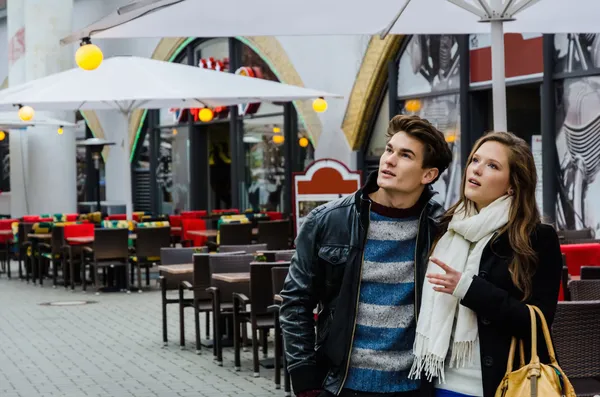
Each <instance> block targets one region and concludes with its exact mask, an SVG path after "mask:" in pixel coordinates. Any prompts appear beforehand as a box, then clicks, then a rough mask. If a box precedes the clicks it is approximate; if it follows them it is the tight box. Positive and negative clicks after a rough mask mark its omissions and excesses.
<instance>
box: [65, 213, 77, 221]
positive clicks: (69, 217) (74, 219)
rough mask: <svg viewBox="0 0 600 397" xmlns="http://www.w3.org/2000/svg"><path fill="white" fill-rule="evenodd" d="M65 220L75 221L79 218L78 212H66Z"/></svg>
mask: <svg viewBox="0 0 600 397" xmlns="http://www.w3.org/2000/svg"><path fill="white" fill-rule="evenodd" d="M66 217H67V222H75V221H77V219H78V218H79V214H66Z"/></svg>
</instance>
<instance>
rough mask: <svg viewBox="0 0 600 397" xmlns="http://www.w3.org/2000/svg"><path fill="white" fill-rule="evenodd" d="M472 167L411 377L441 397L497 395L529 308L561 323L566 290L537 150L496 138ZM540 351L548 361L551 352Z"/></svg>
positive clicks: (437, 269)
mask: <svg viewBox="0 0 600 397" xmlns="http://www.w3.org/2000/svg"><path fill="white" fill-rule="evenodd" d="M467 164H468V166H467V169H466V171H465V174H464V175H463V180H462V185H461V190H462V192H461V198H460V200H459V202H458V203H457V204H456V205H455V206H454V207H452V208H450V209H449V210H448V211H447V213H446V214H445V215H444V217H443V218H442V220H441V225H442V229H441V230H442V232H443V235H441V236H440V237H439V238H438V240H437V242H436V244H435V246H434V249H433V253H432V256H431V261H430V262H429V265H428V271H427V273H428V274H427V279H426V280H425V283H424V284H425V285H424V287H423V298H422V299H423V300H422V305H421V310H420V313H419V317H418V321H417V335H416V339H415V344H414V354H415V362H414V365H413V367H412V370H411V374H410V376H411V377H414V378H420V377H421V376H423V377H426V378H427V379H428V380H430V381H433V384H434V386H435V393H434V395H435V396H436V397H466V396H469V397H470V396H475V397H493V396H494V394H495V392H496V389H497V388H498V386H499V384H500V382H501V380H502V378H503V376H504V374H505V372H506V364H507V360H508V351H509V347H510V342H511V338H512V337H513V336H517V337H519V338H523V339H524V340H525V341H526V344H527V341H528V339H530V332H531V331H530V317H529V311H528V309H527V306H526V304H531V305H535V306H538V307H539V308H540V309H541V310H542V312H543V313H544V315H545V317H546V319H547V320H548V323H549V324H551V323H552V320H553V317H554V312H555V310H556V304H557V300H558V290H559V286H560V273H561V269H562V256H561V253H560V246H559V243H558V236H557V235H556V232H555V231H554V229H553V228H552V227H551V226H548V225H543V224H541V222H540V215H539V211H538V209H537V206H536V201H535V188H536V183H537V176H536V172H535V164H534V161H533V156H532V154H531V151H530V149H529V146H528V145H527V143H526V142H525V141H524V140H523V139H521V138H518V137H516V136H515V135H513V134H511V133H506V132H492V133H489V134H487V135H485V136H484V137H482V138H481V139H479V140H478V141H477V142H476V143H475V146H474V147H473V150H472V152H471V154H470V155H469V159H468V162H467ZM538 340H541V341H543V338H538ZM538 343H539V342H538ZM526 351H529V350H526ZM539 353H540V357H541V359H542V360H544V359H547V357H544V354H545V353H546V351H545V346H540V349H539ZM527 360H529V358H527Z"/></svg>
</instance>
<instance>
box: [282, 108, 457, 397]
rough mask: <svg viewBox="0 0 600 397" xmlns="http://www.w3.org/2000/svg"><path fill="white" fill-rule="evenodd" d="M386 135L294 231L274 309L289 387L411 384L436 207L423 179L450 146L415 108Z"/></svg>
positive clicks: (312, 395)
mask: <svg viewBox="0 0 600 397" xmlns="http://www.w3.org/2000/svg"><path fill="white" fill-rule="evenodd" d="M387 138H388V143H387V146H386V149H385V152H384V153H383V155H382V156H381V160H380V163H379V171H378V172H377V173H373V174H371V175H369V177H368V180H367V183H366V184H365V186H364V187H363V188H362V189H360V190H359V191H357V192H356V193H355V194H354V195H352V196H349V197H346V198H342V199H339V200H335V201H333V202H330V203H328V204H325V205H323V206H320V207H318V208H315V209H314V210H313V211H312V212H311V213H310V214H309V215H308V216H307V217H306V220H305V221H304V224H303V225H302V228H301V229H300V232H299V234H298V237H297V239H296V254H295V255H294V257H293V259H292V264H291V266H290V270H289V275H288V277H287V279H286V282H285V286H284V289H283V291H282V292H281V295H282V297H283V304H282V306H281V314H280V317H281V328H282V330H283V335H284V340H285V349H286V358H287V364H288V369H289V372H290V376H291V379H292V386H293V388H294V392H295V393H296V395H297V396H300V397H317V396H319V397H326V396H334V395H339V396H343V397H347V396H357V397H368V396H381V397H383V396H385V397H400V396H402V397H404V396H413V395H416V391H417V390H418V389H419V383H418V381H415V380H410V379H408V372H409V370H410V367H411V365H412V361H413V355H412V346H413V342H414V338H415V328H416V313H417V312H418V308H419V305H420V296H421V288H422V285H423V279H424V277H425V270H426V268H427V258H428V255H429V251H430V248H431V243H432V241H433V238H434V233H435V230H434V229H435V226H434V225H435V218H436V217H437V216H439V215H441V213H442V212H443V208H442V207H441V206H440V205H439V204H438V203H437V202H435V201H433V200H431V198H432V196H433V195H434V192H433V190H432V189H431V187H430V185H431V184H432V183H434V182H435V181H436V180H437V179H438V177H439V176H440V174H441V173H442V172H444V170H446V168H448V166H449V164H450V161H451V160H452V153H451V151H450V149H449V147H448V145H447V143H446V141H445V139H444V135H443V134H442V133H441V132H440V131H438V130H437V129H436V128H435V127H433V126H432V125H431V124H430V123H429V122H428V121H427V120H424V119H421V118H419V117H417V116H396V117H394V118H393V119H392V120H391V121H390V124H389V127H388V131H387ZM317 305H318V306H319V308H320V311H319V315H318V321H317V329H316V334H315V328H314V326H315V323H314V315H313V311H314V309H315V308H316V307H317Z"/></svg>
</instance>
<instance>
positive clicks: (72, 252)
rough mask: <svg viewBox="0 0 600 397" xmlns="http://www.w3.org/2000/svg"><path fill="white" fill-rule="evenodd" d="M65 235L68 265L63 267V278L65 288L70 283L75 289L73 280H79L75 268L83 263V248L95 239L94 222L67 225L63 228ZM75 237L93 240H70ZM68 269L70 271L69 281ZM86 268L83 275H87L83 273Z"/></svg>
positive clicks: (65, 261) (65, 262)
mask: <svg viewBox="0 0 600 397" xmlns="http://www.w3.org/2000/svg"><path fill="white" fill-rule="evenodd" d="M63 236H64V238H65V241H66V242H67V245H66V247H67V248H66V251H67V252H66V254H65V255H64V264H65V265H66V266H64V267H63V278H64V280H65V283H64V284H65V288H67V285H68V284H70V285H71V290H73V289H74V287H75V282H74V281H73V280H77V278H76V277H75V268H76V267H77V266H78V265H80V264H81V254H82V249H83V247H84V246H86V245H89V244H90V243H91V242H93V241H94V239H93V237H94V224H93V223H81V224H76V225H66V226H65V227H64V230H63ZM73 237H90V238H91V240H88V241H80V242H74V241H72V240H71V241H70V240H69V239H70V238H73ZM67 269H68V273H69V277H68V280H69V281H68V283H67ZM84 270H85V267H83V268H82V274H81V277H85V275H84V274H83V271H84Z"/></svg>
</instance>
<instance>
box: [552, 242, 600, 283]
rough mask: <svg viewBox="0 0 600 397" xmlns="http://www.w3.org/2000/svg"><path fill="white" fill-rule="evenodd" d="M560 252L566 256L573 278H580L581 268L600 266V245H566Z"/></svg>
mask: <svg viewBox="0 0 600 397" xmlns="http://www.w3.org/2000/svg"><path fill="white" fill-rule="evenodd" d="M560 251H561V252H562V253H563V254H565V259H566V265H567V267H568V268H569V274H570V275H571V276H579V274H580V273H581V266H600V243H586V244H565V245H561V246H560Z"/></svg>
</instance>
